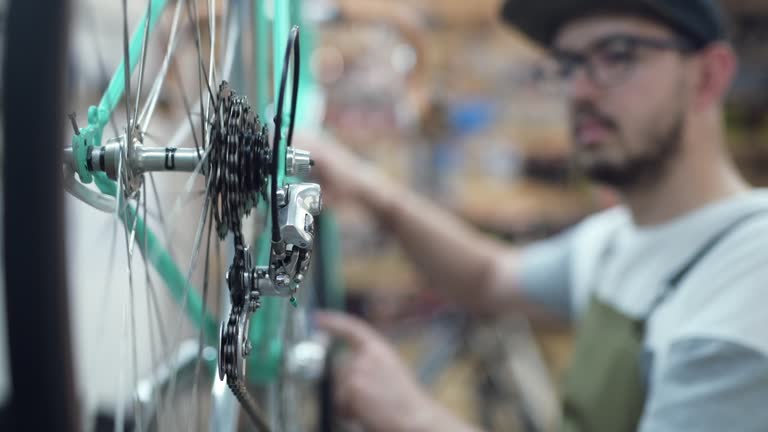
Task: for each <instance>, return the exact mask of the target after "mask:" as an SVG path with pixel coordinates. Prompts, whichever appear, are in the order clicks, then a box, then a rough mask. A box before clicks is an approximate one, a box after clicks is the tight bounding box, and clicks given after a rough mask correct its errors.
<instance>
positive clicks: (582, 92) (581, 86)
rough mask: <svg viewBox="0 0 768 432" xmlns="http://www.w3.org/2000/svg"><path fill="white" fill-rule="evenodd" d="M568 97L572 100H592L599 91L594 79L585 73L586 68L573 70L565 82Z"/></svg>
mask: <svg viewBox="0 0 768 432" xmlns="http://www.w3.org/2000/svg"><path fill="white" fill-rule="evenodd" d="M566 89H567V94H568V98H569V99H570V100H572V101H576V102H580V101H594V100H595V99H596V98H597V97H598V96H599V93H600V88H599V87H598V86H597V84H596V83H595V80H594V79H593V78H592V77H591V76H590V74H589V73H587V70H586V68H579V69H578V70H576V71H574V73H573V75H572V76H571V77H570V79H569V80H568V82H567V83H566Z"/></svg>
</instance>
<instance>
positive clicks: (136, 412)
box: [128, 194, 144, 432]
mask: <svg viewBox="0 0 768 432" xmlns="http://www.w3.org/2000/svg"><path fill="white" fill-rule="evenodd" d="M141 198H142V197H141V194H139V195H138V201H139V202H141ZM137 207H139V205H138V204H137ZM136 221H138V216H134V223H133V225H132V226H131V233H130V237H131V241H133V239H134V238H135V236H136ZM128 251H129V255H128V295H129V297H130V299H129V300H130V302H129V308H130V314H129V315H130V320H131V339H132V342H133V350H132V354H133V355H132V361H133V366H132V369H133V383H132V386H131V387H132V388H133V389H136V388H137V387H138V385H139V357H138V348H139V343H138V336H137V333H138V332H137V331H136V294H135V290H134V285H133V262H132V261H133V244H131V245H129V247H128ZM131 398H132V399H133V406H134V408H133V417H134V424H135V425H136V427H138V432H142V431H143V429H142V425H143V423H144V422H143V419H142V408H141V403H140V401H139V400H138V398H137V396H136V394H135V392H133V391H132V392H131Z"/></svg>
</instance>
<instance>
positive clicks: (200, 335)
mask: <svg viewBox="0 0 768 432" xmlns="http://www.w3.org/2000/svg"><path fill="white" fill-rule="evenodd" d="M212 234H213V215H212V214H209V215H208V240H207V242H206V246H205V267H204V271H203V311H202V315H203V316H205V314H206V313H207V306H208V285H209V278H210V268H211V267H210V264H211V237H212ZM197 340H198V347H197V362H196V364H195V374H194V377H193V381H192V396H193V401H194V402H193V403H194V405H193V409H192V412H193V413H195V414H194V416H193V418H194V421H195V424H196V425H198V427H199V426H200V425H201V423H202V422H201V419H200V406H199V405H200V399H199V396H198V394H197V391H198V384H199V382H200V370H201V369H202V365H203V349H204V348H205V332H204V327H203V326H200V330H199V332H198V338H197ZM187 430H192V428H191V427H188V428H187Z"/></svg>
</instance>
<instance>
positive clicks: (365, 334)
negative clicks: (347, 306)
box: [315, 312, 378, 347]
mask: <svg viewBox="0 0 768 432" xmlns="http://www.w3.org/2000/svg"><path fill="white" fill-rule="evenodd" d="M315 321H316V323H317V326H318V327H319V328H321V329H322V330H325V331H327V332H328V333H330V334H331V335H332V336H335V337H338V338H341V339H343V340H344V341H345V342H347V343H348V344H350V345H352V346H353V347H360V346H362V345H364V344H365V343H366V342H368V341H371V340H375V339H378V335H377V334H376V333H375V331H374V330H373V329H372V328H371V327H369V326H368V324H366V323H365V322H363V321H362V320H360V319H358V318H355V317H353V316H351V315H347V314H343V313H338V312H316V313H315Z"/></svg>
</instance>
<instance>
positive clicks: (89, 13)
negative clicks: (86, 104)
mask: <svg viewBox="0 0 768 432" xmlns="http://www.w3.org/2000/svg"><path fill="white" fill-rule="evenodd" d="M84 9H85V15H86V20H87V21H88V25H89V26H90V27H91V29H92V31H91V32H89V33H90V34H91V37H90V38H88V39H90V41H91V43H92V44H93V51H94V52H95V53H96V63H97V64H98V67H99V78H100V80H101V81H103V82H108V81H109V72H107V65H106V62H105V61H104V52H103V51H102V48H101V44H100V43H99V38H97V37H94V36H93V35H94V34H97V33H98V31H99V27H98V21H97V20H96V18H95V17H94V14H93V4H92V3H89V5H88V6H87V7H85V8H84ZM109 126H110V127H111V128H112V133H113V134H114V135H115V136H118V135H120V129H119V128H118V127H117V123H116V122H115V118H114V117H113V116H110V117H109Z"/></svg>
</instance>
